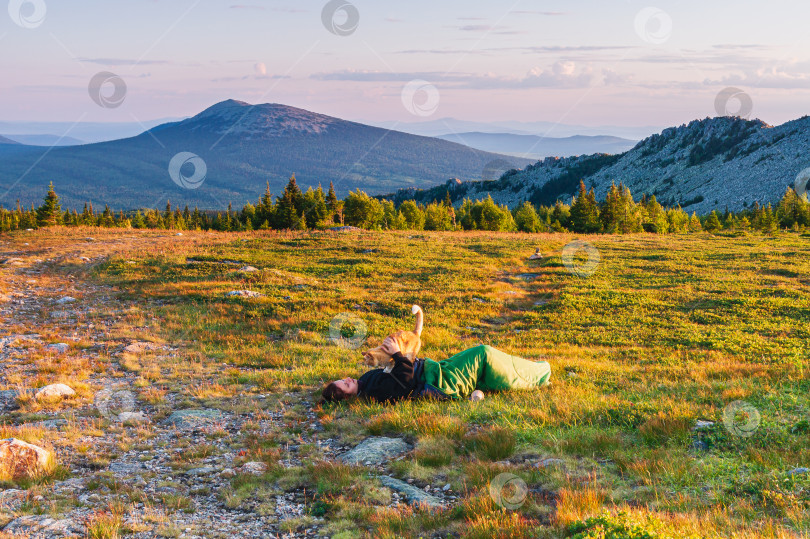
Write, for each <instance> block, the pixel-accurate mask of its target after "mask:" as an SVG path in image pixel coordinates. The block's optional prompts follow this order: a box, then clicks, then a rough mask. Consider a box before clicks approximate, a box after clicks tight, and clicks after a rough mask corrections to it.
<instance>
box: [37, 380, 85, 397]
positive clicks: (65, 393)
mask: <svg viewBox="0 0 810 539" xmlns="http://www.w3.org/2000/svg"><path fill="white" fill-rule="evenodd" d="M75 394H76V392H75V391H73V388H71V387H70V386H67V385H65V384H51V385H49V386H45V387H43V388H42V389H40V390H39V391H37V393H36V395H35V398H36V399H37V400H41V399H53V398H65V397H72V396H74V395H75Z"/></svg>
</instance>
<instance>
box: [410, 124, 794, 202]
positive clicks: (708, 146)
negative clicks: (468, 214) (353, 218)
mask: <svg viewBox="0 0 810 539" xmlns="http://www.w3.org/2000/svg"><path fill="white" fill-rule="evenodd" d="M808 147H810V118H808V117H804V118H801V119H799V120H795V121H792V122H788V123H785V124H783V125H780V126H777V127H773V126H769V125H767V124H765V123H764V122H762V121H759V120H752V121H748V120H743V119H740V118H727V117H723V118H711V119H705V120H695V121H693V122H691V123H689V124H688V125H682V126H680V127H673V128H670V129H666V130H664V131H663V132H662V133H660V134H658V135H653V136H652V137H649V138H647V139H645V140H642V141H641V142H639V143H638V144H637V145H636V147H635V148H633V149H632V150H630V151H628V152H626V153H623V154H620V155H613V156H611V155H604V154H601V155H600V154H596V155H588V156H579V157H566V158H557V157H549V158H546V159H544V160H542V161H540V162H538V163H536V164H534V165H531V166H529V167H527V168H526V169H524V170H521V171H512V172H507V173H506V174H504V175H503V176H502V177H501V178H500V179H498V180H495V181H489V182H480V181H479V182H456V181H453V182H450V183H448V184H446V185H442V186H440V187H438V188H434V190H433V191H436V192H435V193H434V192H420V191H413V190H412V191H410V192H400V193H398V196H397V198H398V199H400V200H402V199H404V198H416V199H418V200H422V199H430V200H433V198H436V194H437V193H438V192H439V191H441V196H443V195H444V192H445V191H447V190H450V192H451V197H452V198H453V200H454V201H461V200H463V199H464V198H473V199H475V198H483V197H486V196H487V195H492V197H493V198H494V199H495V200H496V201H497V202H499V203H503V204H508V205H509V206H510V207H511V206H515V205H517V204H519V203H521V202H522V201H525V200H531V201H532V202H534V203H536V204H553V203H554V201H556V200H557V199H558V198H559V199H561V200H563V201H566V202H570V199H571V196H572V195H573V194H574V193H575V191H576V189H577V186H578V185H579V181H580V179H582V180H585V183H586V185H588V186H593V187H594V188H595V190H596V194H597V197H598V198H600V199H602V198H603V197H604V195H605V193H606V192H607V190H608V188H609V187H610V185H611V183H612V182H615V183H617V184H618V183H620V182H621V183H624V184H625V185H627V186H628V187H629V188H630V189H631V191H632V192H633V194H634V196H636V197H637V198H638V197H640V196H641V195H642V194H643V193H646V194H654V195H655V196H656V197H657V198H658V200H659V201H660V202H662V203H664V204H668V205H673V206H674V205H675V204H680V205H681V206H682V207H684V208H685V209H686V210H688V211H690V212H691V211H695V212H697V213H698V214H705V213H708V212H710V211H712V210H714V209H719V210H723V209H725V208H726V207H728V208H729V209H730V210H735V211H736V210H741V209H743V208H746V207H750V206H752V205H753V204H754V203H755V202H759V203H760V204H766V203H768V202H776V201H778V200H779V198H780V197H781V196H782V194H784V192H785V189H786V188H787V186H789V185H793V183H794V181H795V179H796V177H797V175H798V174H799V173H800V172H801V171H803V170H804V169H805V168H808V167H810V154H808V153H807V149H808ZM441 196H439V197H438V198H441ZM425 201H427V200H425Z"/></svg>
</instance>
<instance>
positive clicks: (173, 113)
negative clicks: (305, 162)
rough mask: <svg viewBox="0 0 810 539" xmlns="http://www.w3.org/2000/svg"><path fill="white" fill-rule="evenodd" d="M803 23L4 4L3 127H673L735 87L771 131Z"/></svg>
mask: <svg viewBox="0 0 810 539" xmlns="http://www.w3.org/2000/svg"><path fill="white" fill-rule="evenodd" d="M786 13H790V14H791V16H786V15H785V14H786ZM808 14H810V6H808V5H800V6H796V5H793V4H789V3H787V2H784V1H783V2H775V3H770V4H768V5H762V4H757V3H756V2H753V1H748V2H734V3H731V2H715V3H712V4H706V3H698V2H694V1H690V2H680V3H678V4H677V5H675V4H672V3H670V2H661V3H660V4H659V5H658V6H656V7H649V4H647V3H646V2H645V3H639V2H631V1H628V2H622V3H617V4H613V5H605V4H603V3H598V2H595V1H590V0H589V1H582V2H576V3H572V2H562V1H546V2H538V1H535V2H530V1H521V0H518V1H517V2H514V3H513V4H511V5H510V6H503V5H501V6H499V5H492V3H486V2H480V1H479V2H463V3H462V2H456V1H453V2H445V3H443V4H442V5H434V3H428V2H426V1H424V0H416V1H415V2H412V3H410V4H408V5H394V6H390V5H380V4H375V3H371V2H367V1H359V0H358V1H355V2H352V3H349V2H334V1H333V2H328V3H327V2H324V1H320V0H319V1H311V0H305V1H301V2H297V3H292V2H285V1H273V0H263V1H260V0H253V1H249V2H247V3H241V4H237V3H234V2H231V1H228V2H225V1H220V0H212V1H208V2H203V1H201V0H186V1H182V2H173V3H169V2H165V1H160V0H154V1H152V2H149V3H137V4H136V3H135V2H134V1H131V0H126V1H122V2H117V3H115V4H114V5H113V4H110V3H108V2H101V1H100V0H81V1H77V2H73V3H71V4H70V5H65V4H58V3H55V2H47V1H46V0H26V1H24V0H12V2H10V4H9V13H8V16H3V17H0V20H1V21H0V47H2V48H3V49H5V50H6V54H4V55H3V59H2V63H3V70H4V73H5V74H6V76H5V77H4V80H3V82H2V83H0V96H2V108H0V121H6V122H20V121H29V122H34V121H39V122H43V121H50V122H53V121H63V122H77V121H84V122H132V121H136V122H137V121H139V122H148V121H152V120H153V119H155V118H169V117H172V118H175V117H187V116H193V115H194V114H197V113H198V112H200V111H201V110H203V109H205V108H207V107H209V106H211V105H213V104H214V103H217V102H219V101H223V100H225V99H238V100H242V101H247V102H250V103H264V102H275V103H283V104H285V105H290V106H294V107H300V108H304V109H307V110H312V111H315V112H319V113H322V114H327V115H331V116H337V117H340V118H344V119H347V120H353V121H358V122H363V123H379V122H408V123H412V122H414V121H420V120H433V119H439V118H456V119H460V120H465V121H474V122H504V121H524V122H541V121H542V122H552V123H555V122H559V123H562V124H576V125H584V126H604V125H617V126H669V125H677V124H682V123H685V122H688V121H690V120H693V119H696V118H703V117H706V116H715V115H717V114H718V110H717V106H716V103H715V102H716V100H717V96H718V94H720V93H721V92H722V91H723V90H724V89H725V88H727V87H730V86H731V87H736V88H738V89H739V93H742V94H745V95H744V96H743V100H744V101H749V102H750V106H749V107H748V109H749V110H745V111H744V112H746V113H747V114H746V115H749V114H750V116H751V117H752V118H753V117H756V118H760V119H762V120H763V121H765V122H767V123H769V124H774V125H776V124H781V123H784V122H786V121H789V120H792V119H795V118H798V117H800V116H803V115H804V114H806V113H807V112H808V108H810V107H807V105H806V103H807V97H808V91H810V74H808V72H807V69H808V67H810V52H808V50H807V48H806V47H802V44H803V42H804V38H805V36H804V33H805V30H804V28H803V24H802V23H803V22H804V19H805V18H806V17H805V16H806V15H808ZM332 15H333V16H332ZM14 51H24V54H20V53H17V54H11V52H14ZM99 72H109V73H111V74H114V75H115V76H116V77H118V78H119V79H120V81H123V83H124V84H125V85H126V90H125V92H124V94H122V95H124V97H125V98H124V99H122V100H121V101H120V102H116V103H115V105H114V106H108V105H109V104H105V105H104V106H97V104H96V103H94V102H93V100H92V99H91V98H90V97H89V96H88V85H91V86H92V84H96V85H97V86H99V85H101V86H100V87H101V88H102V91H103V92H106V94H107V96H108V97H109V96H110V94H112V93H113V90H112V86H111V84H110V81H109V76H108V78H107V79H104V77H102V78H101V82H98V80H97V82H96V83H91V82H90V81H91V80H93V79H94V77H96V76H97V74H98V73H99ZM104 80H107V84H106V85H102V84H103V82H104ZM414 81H419V82H414ZM113 97H114V96H113ZM408 99H410V100H411V101H412V105H413V106H409V105H408V104H407V101H408ZM735 107H736V108H735ZM738 109H739V103H738V102H737V101H734V100H732V103H731V104H730V105H729V107H728V110H729V112H732V113H733V112H735V111H737V110H738ZM549 135H550V136H554V133H550V134H549Z"/></svg>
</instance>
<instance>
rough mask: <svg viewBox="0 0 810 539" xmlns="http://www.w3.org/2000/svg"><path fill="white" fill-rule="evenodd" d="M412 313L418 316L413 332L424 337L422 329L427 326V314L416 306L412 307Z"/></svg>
mask: <svg viewBox="0 0 810 539" xmlns="http://www.w3.org/2000/svg"><path fill="white" fill-rule="evenodd" d="M411 313H413V314H415V315H416V327H415V328H414V330H413V332H414V333H416V334H417V335H422V328H423V327H424V325H425V313H423V312H422V307H420V306H419V305H414V306H413V307H411Z"/></svg>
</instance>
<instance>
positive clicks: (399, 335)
mask: <svg viewBox="0 0 810 539" xmlns="http://www.w3.org/2000/svg"><path fill="white" fill-rule="evenodd" d="M411 313H413V314H414V315H416V327H415V328H414V330H413V331H404V330H400V331H397V332H396V333H393V334H391V335H390V336H391V337H393V338H394V339H395V340H396V341H397V344H398V345H399V349H400V351H401V352H402V355H403V356H406V357H408V358H409V359H410V360H411V361H413V360H414V359H416V355H417V354H418V353H419V349H420V348H422V339H421V338H420V335H422V327H423V326H424V322H425V314H424V313H423V312H422V308H421V307H419V306H418V305H414V306H413V307H411ZM363 362H364V363H365V364H366V365H367V366H369V367H383V366H384V367H385V372H391V369H393V368H394V360H393V358H392V357H391V356H390V355H388V354H387V353H386V352H384V351H383V350H382V347H381V346H378V347H377V348H372V349H371V350H368V351H366V352H365V353H364V354H363Z"/></svg>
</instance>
